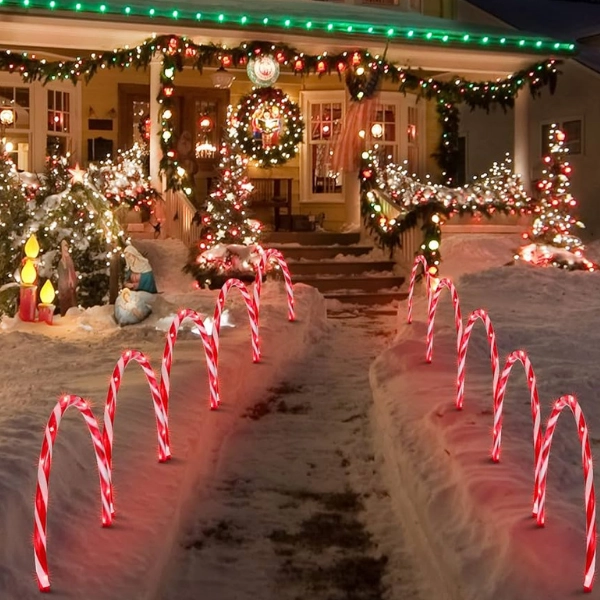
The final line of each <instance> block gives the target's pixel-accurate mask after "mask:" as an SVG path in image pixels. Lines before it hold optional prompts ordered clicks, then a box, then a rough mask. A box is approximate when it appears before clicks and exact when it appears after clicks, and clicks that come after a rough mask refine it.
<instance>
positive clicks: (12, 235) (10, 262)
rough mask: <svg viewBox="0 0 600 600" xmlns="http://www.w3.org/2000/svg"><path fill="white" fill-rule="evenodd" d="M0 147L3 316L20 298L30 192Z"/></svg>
mask: <svg viewBox="0 0 600 600" xmlns="http://www.w3.org/2000/svg"><path fill="white" fill-rule="evenodd" d="M2 150H3V148H0V316H1V315H2V314H4V313H8V314H14V312H15V309H16V302H17V297H18V282H17V281H16V280H15V272H17V271H18V269H19V266H20V261H21V258H22V256H23V249H22V246H21V241H22V235H23V231H24V229H25V223H26V222H27V220H28V212H27V204H28V195H27V189H26V186H24V185H23V184H22V183H21V181H20V179H19V175H18V173H17V170H16V168H15V165H14V164H13V162H12V161H11V160H10V158H9V157H8V155H7V154H6V153H4V152H2Z"/></svg>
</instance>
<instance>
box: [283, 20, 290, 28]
mask: <svg viewBox="0 0 600 600" xmlns="http://www.w3.org/2000/svg"><path fill="white" fill-rule="evenodd" d="M283 24H284V25H285V26H286V27H289V26H290V25H291V24H292V22H291V21H290V20H289V19H286V20H285V21H284V22H283Z"/></svg>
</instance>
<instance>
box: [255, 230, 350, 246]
mask: <svg viewBox="0 0 600 600" xmlns="http://www.w3.org/2000/svg"><path fill="white" fill-rule="evenodd" d="M359 241H360V233H336V232H334V231H268V232H265V234H264V236H263V242H264V243H265V245H267V246H272V245H273V244H301V245H303V246H328V245H330V244H339V245H342V246H348V245H350V244H358V242H359Z"/></svg>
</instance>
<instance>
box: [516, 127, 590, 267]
mask: <svg viewBox="0 0 600 600" xmlns="http://www.w3.org/2000/svg"><path fill="white" fill-rule="evenodd" d="M548 141H549V143H550V152H549V154H547V155H546V156H545V157H544V165H545V168H544V171H543V176H542V179H541V180H540V181H539V183H538V190H539V192H540V195H541V199H540V202H539V207H538V209H537V210H536V213H538V214H537V216H536V218H535V220H534V221H533V225H532V228H531V230H530V231H529V232H527V233H524V234H523V238H524V239H525V240H528V241H529V243H528V244H527V245H525V246H523V247H522V248H521V249H520V250H519V253H518V254H517V255H516V256H515V258H517V259H518V258H521V259H523V260H525V261H527V262H529V263H532V264H535V265H539V266H548V265H553V266H556V267H560V268H562V269H568V270H575V269H580V270H586V271H595V270H597V269H598V265H596V264H594V263H593V262H591V261H589V260H588V259H587V258H585V257H584V255H583V251H584V250H585V246H584V245H583V242H582V241H581V239H580V238H579V237H577V236H576V235H575V234H574V233H573V230H574V228H583V227H584V225H583V223H582V222H581V221H579V220H577V219H576V218H575V216H573V211H574V209H575V207H576V206H577V201H576V200H575V198H573V196H572V195H571V193H570V192H569V186H570V181H569V179H570V177H571V173H572V168H571V165H570V164H569V163H568V162H567V161H566V160H565V158H566V157H567V154H568V152H569V149H568V148H567V147H566V146H565V134H564V133H563V132H562V131H561V130H560V129H558V128H557V126H556V125H554V124H553V125H552V127H551V128H550V133H549V140H548Z"/></svg>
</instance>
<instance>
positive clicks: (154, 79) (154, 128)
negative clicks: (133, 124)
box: [150, 54, 163, 192]
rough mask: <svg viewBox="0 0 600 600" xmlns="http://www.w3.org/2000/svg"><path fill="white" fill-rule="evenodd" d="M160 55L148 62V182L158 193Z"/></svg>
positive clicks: (160, 182)
mask: <svg viewBox="0 0 600 600" xmlns="http://www.w3.org/2000/svg"><path fill="white" fill-rule="evenodd" d="M161 69H162V55H160V54H156V55H155V56H154V57H153V58H152V61H151V62H150V182H151V183H152V186H153V187H154V188H156V189H157V190H158V191H159V192H162V191H163V189H162V178H161V177H160V175H159V170H160V159H161V158H162V152H161V149H160V140H159V139H158V134H159V131H160V121H159V111H160V104H159V102H158V100H157V98H158V94H159V92H160V71H161Z"/></svg>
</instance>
